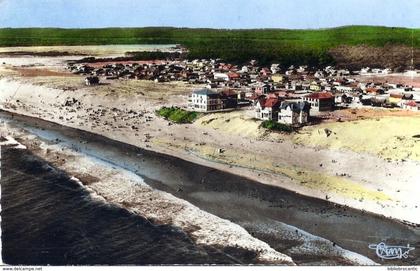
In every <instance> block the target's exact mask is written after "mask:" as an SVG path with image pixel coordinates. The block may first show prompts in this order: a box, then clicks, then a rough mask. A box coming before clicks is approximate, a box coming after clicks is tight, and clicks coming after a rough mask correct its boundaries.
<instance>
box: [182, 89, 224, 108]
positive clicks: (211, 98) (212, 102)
mask: <svg viewBox="0 0 420 271" xmlns="http://www.w3.org/2000/svg"><path fill="white" fill-rule="evenodd" d="M188 107H189V108H190V109H191V110H194V111H201V112H208V111H216V110H221V109H223V102H222V100H221V98H220V94H219V93H217V92H215V91H213V90H211V89H207V88H202V89H197V90H194V91H193V92H192V94H191V96H190V98H189V103H188Z"/></svg>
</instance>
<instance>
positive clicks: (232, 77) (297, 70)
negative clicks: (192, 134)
mask: <svg viewBox="0 0 420 271" xmlns="http://www.w3.org/2000/svg"><path fill="white" fill-rule="evenodd" d="M68 69H69V70H70V71H71V72H73V73H75V74H82V75H88V77H86V79H85V81H86V85H96V84H99V81H100V78H101V80H102V78H103V79H105V80H121V79H122V80H124V79H125V80H152V81H154V82H156V83H163V82H171V81H181V82H185V83H187V84H197V85H200V86H201V87H199V88H197V89H195V90H194V91H192V93H191V95H190V96H189V97H188V100H187V101H186V103H185V104H186V105H185V106H184V108H185V109H187V110H190V111H196V112H207V113H212V112H224V111H233V110H235V109H239V108H242V107H248V108H249V107H252V108H253V110H254V112H255V113H254V116H255V118H256V119H260V120H264V121H274V122H278V123H282V124H286V125H291V126H294V127H299V126H304V125H307V124H308V123H311V122H313V121H314V120H319V119H322V118H327V119H328V118H329V117H331V116H329V115H328V112H331V111H333V110H334V109H337V108H354V109H357V108H363V107H364V108H371V107H376V108H388V109H390V108H393V109H402V110H409V111H418V110H419V109H420V90H419V89H418V88H414V87H413V86H412V85H408V84H400V83H393V82H388V81H385V82H375V80H371V81H366V80H363V81H361V80H360V78H361V77H363V76H364V77H368V76H371V78H374V77H375V76H376V75H387V74H391V73H392V70H391V69H388V68H386V69H378V68H373V69H371V68H368V67H366V68H362V69H360V70H356V71H354V70H351V71H350V70H348V69H339V68H335V67H332V66H327V67H325V68H322V69H320V68H313V67H308V66H299V67H294V66H291V67H288V68H287V69H282V68H281V65H280V64H272V65H271V66H269V67H263V66H259V65H258V63H257V61H255V60H252V61H250V62H249V63H247V64H246V65H242V66H240V65H233V64H229V63H224V62H223V61H222V60H220V59H216V60H204V59H201V60H198V59H196V60H192V61H188V60H183V61H181V60H180V61H165V60H159V61H148V62H145V61H143V63H138V62H132V63H125V64H124V63H108V64H106V65H102V66H101V63H100V62H97V63H95V65H93V66H91V65H89V64H88V63H87V64H78V65H77V64H74V63H70V64H69V65H68ZM405 73H406V74H408V76H410V75H411V76H414V75H417V72H416V71H413V70H409V71H406V72H405Z"/></svg>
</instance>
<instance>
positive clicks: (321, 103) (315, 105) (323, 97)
mask: <svg viewBox="0 0 420 271" xmlns="http://www.w3.org/2000/svg"><path fill="white" fill-rule="evenodd" d="M302 99H303V101H304V102H308V103H309V104H310V105H311V109H314V110H316V111H332V110H333V109H334V100H335V97H334V95H332V94H331V93H330V92H314V93H311V94H309V95H306V96H304V97H303V98H302Z"/></svg>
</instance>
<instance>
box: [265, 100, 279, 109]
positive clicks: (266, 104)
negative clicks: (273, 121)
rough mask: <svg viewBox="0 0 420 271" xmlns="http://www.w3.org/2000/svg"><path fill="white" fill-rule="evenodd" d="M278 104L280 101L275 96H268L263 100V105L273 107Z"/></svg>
mask: <svg viewBox="0 0 420 271" xmlns="http://www.w3.org/2000/svg"><path fill="white" fill-rule="evenodd" d="M279 105H280V101H279V100H278V99H277V98H268V99H267V100H265V103H264V106H263V107H274V106H279Z"/></svg>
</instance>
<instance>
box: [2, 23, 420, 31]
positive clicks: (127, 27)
mask: <svg viewBox="0 0 420 271" xmlns="http://www.w3.org/2000/svg"><path fill="white" fill-rule="evenodd" d="M347 27H382V28H402V29H413V30H417V29H420V27H403V26H385V25H357V24H354V25H341V26H333V27H322V28H280V27H278V28H275V27H265V28H212V27H182V26H164V25H162V26H104V27H37V26H35V27H0V29H63V30H66V29H68V30H71V29H80V30H83V29H118V28H121V29H136V28H173V29H197V30H198V29H210V30H235V31H236V30H239V31H240V30H328V29H337V28H347Z"/></svg>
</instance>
